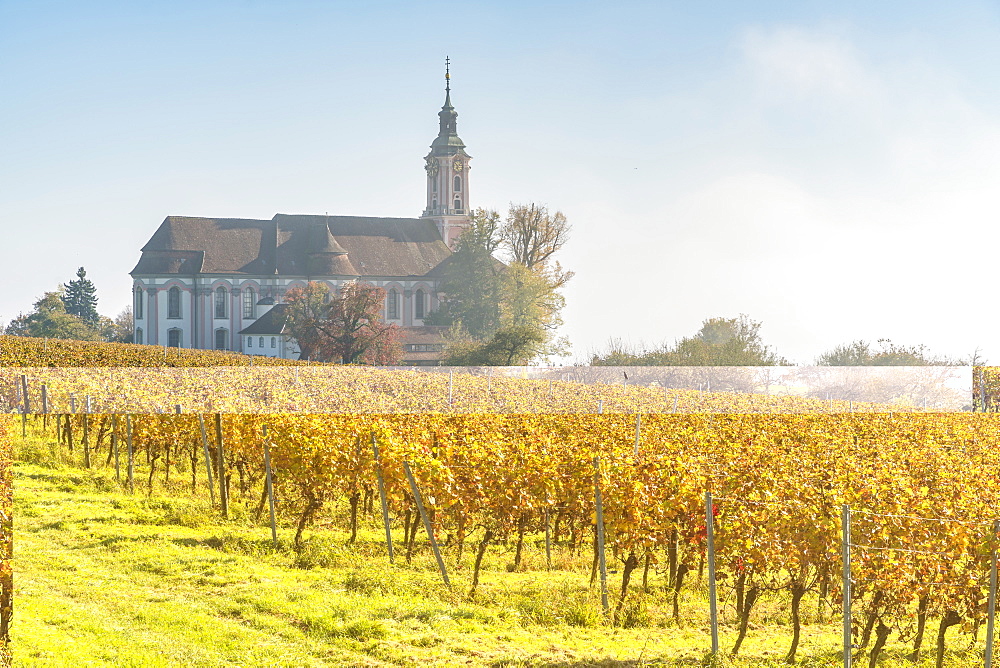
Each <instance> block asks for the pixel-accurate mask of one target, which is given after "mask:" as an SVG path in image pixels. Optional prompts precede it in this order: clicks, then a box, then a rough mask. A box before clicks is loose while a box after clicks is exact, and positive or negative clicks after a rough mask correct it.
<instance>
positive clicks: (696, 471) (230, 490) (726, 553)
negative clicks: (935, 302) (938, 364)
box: [25, 414, 1000, 665]
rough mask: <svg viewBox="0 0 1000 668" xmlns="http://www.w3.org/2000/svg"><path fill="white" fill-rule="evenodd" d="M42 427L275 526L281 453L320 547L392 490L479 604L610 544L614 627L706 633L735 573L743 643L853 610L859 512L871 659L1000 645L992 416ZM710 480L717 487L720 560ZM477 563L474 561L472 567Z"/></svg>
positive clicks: (285, 507)
mask: <svg viewBox="0 0 1000 668" xmlns="http://www.w3.org/2000/svg"><path fill="white" fill-rule="evenodd" d="M29 421H30V422H31V424H29V425H25V428H30V429H43V430H48V431H47V433H49V434H53V433H54V431H53V430H58V433H59V444H58V445H55V444H54V445H53V447H57V448H59V449H60V450H61V451H64V452H65V453H67V454H68V453H70V451H71V450H72V453H73V455H74V457H75V458H76V459H75V460H74V461H84V462H89V463H90V466H91V467H95V468H97V467H106V468H107V469H108V470H113V471H115V476H116V479H118V480H120V484H121V485H122V486H123V487H124V488H125V489H128V490H131V491H132V492H133V493H135V494H139V493H143V492H144V493H147V494H151V493H152V492H153V491H154V489H157V488H165V487H166V486H168V485H172V486H173V488H175V489H176V488H178V486H181V485H183V486H185V487H186V488H187V489H189V490H190V491H191V493H192V494H195V495H197V496H200V497H205V496H206V495H210V499H211V501H212V502H213V503H215V504H217V506H218V507H219V508H220V510H221V511H222V512H223V513H224V514H228V513H230V512H234V509H235V508H239V507H242V508H244V509H246V513H247V514H249V515H252V516H253V517H256V518H259V519H260V521H261V522H264V521H265V518H266V517H267V515H268V512H267V507H268V501H269V495H268V493H267V486H266V484H265V482H266V477H267V476H266V472H267V469H268V465H269V466H270V469H271V474H272V487H271V489H272V491H273V499H274V504H275V509H276V510H275V512H276V517H277V521H278V525H280V526H278V527H277V528H276V533H275V536H274V537H275V540H276V542H277V541H278V540H284V541H287V542H289V543H291V544H292V545H294V546H295V548H296V549H298V550H303V549H305V547H306V546H307V545H308V542H309V541H308V539H309V537H311V536H316V535H318V534H321V533H323V532H326V531H330V530H333V529H335V530H337V531H339V532H341V533H342V535H344V536H345V537H346V540H347V542H348V544H351V543H354V542H355V541H357V540H358V536H359V531H364V529H365V527H372V526H377V527H380V526H382V512H381V510H380V507H381V500H380V499H381V498H382V496H381V494H382V493H384V498H385V504H386V506H385V507H386V510H385V513H386V517H387V518H388V521H387V522H386V527H388V528H387V529H386V533H385V534H383V536H386V538H389V539H391V540H392V544H393V545H394V548H395V549H394V552H393V557H394V559H395V560H396V561H403V560H405V561H410V560H411V559H413V558H414V557H415V555H416V554H419V553H426V552H427V551H428V549H430V550H433V551H435V552H436V551H440V559H439V560H438V561H437V562H436V563H437V567H438V569H439V571H440V575H441V577H442V579H443V580H444V581H446V582H448V584H449V585H450V586H451V587H452V588H453V589H459V588H460V589H461V590H462V592H463V595H464V596H467V597H471V598H473V599H474V598H475V597H476V596H477V595H478V593H477V588H478V587H480V586H481V585H480V580H481V578H482V577H483V576H484V574H483V573H482V572H481V565H482V564H483V563H484V556H486V557H488V555H489V553H490V552H491V551H501V552H503V553H507V554H512V563H511V564H510V566H509V570H511V571H512V572H517V571H519V570H522V569H523V568H524V567H525V566H524V564H525V562H528V561H530V562H531V563H533V564H536V567H539V568H542V569H548V568H552V567H554V564H553V563H552V560H553V554H559V553H561V552H562V553H568V554H576V555H589V556H587V557H586V559H587V560H588V561H589V562H590V564H591V568H590V569H589V570H590V573H589V578H588V576H587V575H586V574H583V573H582V574H580V576H579V577H580V578H581V579H585V583H586V582H589V583H590V584H591V585H594V586H597V583H599V582H604V581H605V578H604V576H603V575H602V574H603V573H606V572H607V571H606V569H605V568H604V567H603V565H602V562H604V561H605V560H606V562H607V563H608V564H609V565H610V568H611V569H612V570H613V571H615V572H616V575H614V576H613V580H614V581H613V582H612V581H607V584H606V587H607V591H608V593H607V603H606V604H605V605H604V606H598V604H596V603H595V607H596V611H595V614H597V615H598V616H599V617H600V618H602V619H603V623H604V624H607V625H612V626H613V625H619V626H629V625H633V626H634V625H636V624H640V625H641V624H643V623H646V624H653V623H655V624H657V625H660V624H666V625H672V624H679V623H681V621H682V619H683V617H684V615H685V614H689V615H690V614H694V615H695V616H696V617H699V618H700V619H701V620H702V621H701V622H699V623H698V626H699V627H701V628H704V623H705V621H706V620H707V618H708V609H707V606H706V605H705V604H704V603H701V604H699V609H697V610H694V611H693V612H692V611H691V610H690V609H689V608H690V606H691V605H692V600H693V599H696V598H697V596H695V591H696V590H697V591H703V587H704V583H705V580H706V577H707V575H706V570H714V572H715V583H716V584H717V587H718V589H719V592H720V593H719V597H720V600H721V601H722V604H723V618H724V620H728V622H727V623H728V624H730V627H731V629H732V631H731V633H729V635H730V636H731V637H730V638H729V639H728V643H727V644H728V646H726V647H724V648H723V650H724V651H725V652H727V653H733V654H737V655H738V654H739V651H740V647H741V645H742V643H744V642H745V640H746V638H747V637H748V636H749V635H752V634H753V629H754V627H755V622H754V619H755V615H756V614H758V611H759V609H760V608H761V606H762V605H764V604H762V603H761V602H762V601H765V600H766V599H768V598H771V599H773V598H775V597H777V598H778V600H780V601H783V604H782V605H787V610H786V614H787V619H788V626H789V628H788V636H787V639H786V642H787V646H786V653H787V657H788V659H789V660H793V659H794V658H795V657H796V654H797V652H798V650H799V645H800V642H801V632H802V626H803V624H804V623H805V622H804V620H806V621H809V622H812V623H815V622H816V620H818V619H826V620H831V619H837V618H839V615H840V602H841V595H842V584H841V583H842V580H841V576H840V573H841V568H842V565H843V561H842V556H841V555H842V547H843V546H842V536H841V532H842V528H843V527H842V523H841V518H842V508H843V506H845V505H846V506H848V507H849V509H850V513H851V518H852V520H851V527H850V536H849V543H850V546H849V552H850V555H851V576H850V577H851V578H852V582H853V587H852V595H853V601H854V610H853V614H854V624H853V631H852V632H853V638H852V642H853V644H854V645H855V652H856V654H857V655H858V656H859V657H860V656H862V655H867V660H869V661H870V662H871V663H870V665H875V662H876V660H877V659H878V657H879V655H880V654H882V653H883V652H884V651H887V650H884V648H886V647H890V646H892V647H896V649H894V650H893V651H894V652H896V653H897V655H898V654H899V652H900V650H899V649H898V647H899V646H901V644H902V643H905V644H906V645H907V646H908V647H909V650H908V651H909V652H911V653H912V656H913V657H914V658H916V657H917V656H918V655H920V654H921V652H922V651H923V652H924V654H926V655H933V656H934V657H935V659H936V663H938V665H942V662H943V661H944V658H945V656H946V653H945V650H946V649H947V648H948V647H949V646H951V647H953V648H954V647H957V646H961V647H973V648H978V649H975V650H974V651H972V654H969V655H968V656H972V657H974V656H975V655H976V653H977V652H978V654H979V656H981V653H982V647H983V645H984V643H985V642H986V641H985V638H984V630H983V627H984V625H985V623H986V621H987V613H988V606H987V593H988V589H989V582H990V569H991V557H992V554H993V551H994V550H995V549H996V536H995V533H994V529H993V526H994V522H995V520H996V519H997V518H998V515H1000V505H998V501H1000V498H998V496H1000V487H998V485H997V480H998V476H1000V450H998V449H997V447H996V445H997V443H996V436H997V428H998V427H1000V419H998V418H997V416H995V415H992V414H988V415H961V414H951V415H921V414H893V415H888V414H854V415H851V414H840V415H815V414H813V415H732V414H728V415H723V414H719V415H710V414H709V415H644V416H642V419H641V422H639V421H637V420H636V417H635V416H624V415H606V416H601V415H478V416H475V417H463V416H435V415H422V416H415V415H407V416H391V415H382V416H363V415H351V416H336V415H323V416H320V415H253V416H250V415H246V416H240V415H208V416H205V415H183V414H182V415H80V414H76V415H71V416H65V415H62V416H56V415H48V416H34V417H32V418H30V420H29ZM265 428H266V434H265ZM209 476H211V478H209ZM411 476H412V477H411ZM210 480H211V481H212V482H211V483H210V482H209V481H210ZM220 480H221V481H223V482H220ZM598 490H599V491H598ZM706 492H708V493H710V494H712V495H713V497H714V502H713V504H712V512H711V514H712V516H713V520H712V526H713V528H714V554H715V558H714V561H713V562H712V563H711V564H706V557H707V549H706V548H707V546H708V541H707V538H708V536H707V534H708V531H707V529H708V523H707V521H706V517H707V515H706V508H705V494H706ZM598 498H600V504H598ZM598 517H600V518H601V522H598ZM338 520H339V522H340V523H339V524H338V525H337V526H335V527H332V528H331V524H330V523H331V522H334V523H337V522H338ZM600 525H603V526H602V527H601V528H603V531H601V530H599V526H600ZM425 527H429V528H430V531H429V532H428V531H427V530H426V528H425ZM279 534H280V536H281V537H282V538H281V539H279V538H278V535H279ZM386 534H387V535H386ZM428 536H434V538H435V540H433V541H428ZM428 542H429V543H430V544H429V545H428ZM600 542H603V544H604V545H605V546H606V551H605V550H599V549H597V545H598V544H599V543H600ZM381 549H382V550H384V552H383V554H382V556H381V557H375V558H379V559H384V560H385V563H388V562H389V560H390V551H389V542H388V541H387V540H386V539H385V538H383V539H382V541H381ZM529 555H530V556H529ZM470 559H472V560H473V561H472V563H471V564H470V563H469V560H470ZM485 561H486V562H488V561H489V559H488V558H487V559H486V560H485ZM459 564H465V568H463V569H462V570H461V571H458V572H456V566H458V565H459ZM713 566H714V569H711V567H713ZM490 577H491V579H498V580H502V578H503V574H490ZM652 589H656V590H657V591H658V592H660V594H661V595H665V596H666V597H667V600H668V601H669V604H668V605H667V607H666V609H665V611H664V612H663V616H662V618H661V619H659V620H656V621H655V622H654V621H651V620H648V619H647V620H645V621H643V618H642V616H641V615H640V616H637V614H636V611H637V610H641V609H642V606H643V600H644V597H645V596H649V595H651V594H649V592H650V590H652ZM702 600H703V599H702ZM685 610H687V612H685ZM949 629H954V630H951V631H950V632H949ZM960 634H961V635H964V636H965V637H964V638H961V639H960V638H959V636H960ZM703 638H704V640H703V642H704V647H705V649H706V650H707V649H708V646H709V638H708V635H707V633H706V634H705V635H704V636H703ZM892 643H895V645H892ZM828 652H829V654H830V655H835V653H836V652H837V647H836V646H835V645H832V646H830V647H829V648H828ZM973 662H975V661H974V660H973ZM962 665H967V664H962Z"/></svg>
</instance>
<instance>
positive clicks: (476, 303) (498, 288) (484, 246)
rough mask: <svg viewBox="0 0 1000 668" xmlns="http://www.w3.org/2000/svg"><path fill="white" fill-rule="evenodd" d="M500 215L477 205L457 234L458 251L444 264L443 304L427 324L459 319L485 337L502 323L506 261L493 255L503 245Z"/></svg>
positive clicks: (473, 333)
mask: <svg viewBox="0 0 1000 668" xmlns="http://www.w3.org/2000/svg"><path fill="white" fill-rule="evenodd" d="M499 230H500V216H499V214H497V212H496V211H488V210H486V209H477V210H476V211H474V212H473V214H472V221H471V223H470V224H469V227H468V228H467V229H466V230H465V231H464V232H463V233H462V235H461V236H460V237H459V238H458V243H457V244H456V246H455V252H454V253H452V255H451V257H450V258H448V261H447V264H446V265H445V267H444V279H443V280H442V282H441V291H442V292H444V294H445V295H446V298H445V302H444V303H443V304H442V307H441V308H440V309H439V310H438V311H436V312H434V313H430V314H428V317H427V318H424V322H425V323H426V324H428V325H451V324H454V323H458V324H459V325H460V326H461V328H462V329H463V330H464V331H465V332H467V333H468V334H469V335H470V336H472V337H473V338H476V339H486V338H489V337H490V336H492V334H493V333H494V332H496V330H497V329H499V327H500V304H501V301H502V300H503V296H502V295H503V279H502V277H501V271H502V269H503V265H502V264H501V263H500V262H499V261H498V260H497V259H496V258H494V257H493V254H494V253H495V252H496V251H497V249H498V248H499V246H500V237H499Z"/></svg>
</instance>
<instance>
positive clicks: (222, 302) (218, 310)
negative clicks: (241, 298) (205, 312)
mask: <svg viewBox="0 0 1000 668" xmlns="http://www.w3.org/2000/svg"><path fill="white" fill-rule="evenodd" d="M228 296H229V293H228V292H227V291H226V289H225V288H224V287H222V286H221V285H220V286H219V287H217V288H216V289H215V317H216V318H225V317H226V311H227V309H226V302H227V301H229V299H228Z"/></svg>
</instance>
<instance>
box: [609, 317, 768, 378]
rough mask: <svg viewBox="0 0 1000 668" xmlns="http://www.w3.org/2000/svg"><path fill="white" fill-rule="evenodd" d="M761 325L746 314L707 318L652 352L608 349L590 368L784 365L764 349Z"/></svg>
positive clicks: (613, 347) (765, 347)
mask: <svg viewBox="0 0 1000 668" xmlns="http://www.w3.org/2000/svg"><path fill="white" fill-rule="evenodd" d="M760 327H761V323H759V322H755V321H753V320H751V319H750V317H749V316H747V315H746V314H740V316H739V317H737V318H709V319H708V320H704V321H703V322H702V325H701V329H699V330H698V332H697V333H696V334H695V335H694V336H689V337H685V338H683V339H680V340H679V341H676V342H675V343H674V345H673V346H668V345H666V344H664V345H662V346H660V347H659V348H655V349H653V350H642V351H635V350H624V349H623V346H621V345H617V346H612V349H611V350H609V351H608V352H607V353H598V354H595V355H594V356H593V357H592V359H591V362H590V363H591V365H593V366H610V365H618V366H621V365H627V366H776V365H787V364H788V360H786V359H785V358H783V357H780V356H779V355H778V354H777V353H775V352H774V351H773V350H771V348H769V347H768V346H766V345H764V342H763V340H762V339H761V337H760Z"/></svg>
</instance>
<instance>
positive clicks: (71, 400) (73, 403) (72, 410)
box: [69, 393, 76, 413]
mask: <svg viewBox="0 0 1000 668" xmlns="http://www.w3.org/2000/svg"><path fill="white" fill-rule="evenodd" d="M69 412H70V413H76V395H75V394H73V393H70V395H69Z"/></svg>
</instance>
